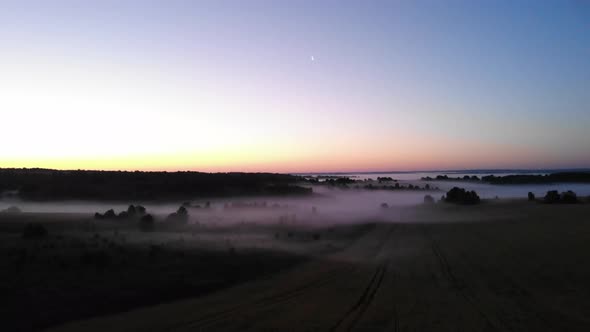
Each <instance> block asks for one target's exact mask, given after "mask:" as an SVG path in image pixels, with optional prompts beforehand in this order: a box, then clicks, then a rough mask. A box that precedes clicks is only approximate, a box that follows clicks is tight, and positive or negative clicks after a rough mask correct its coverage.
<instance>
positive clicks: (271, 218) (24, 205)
mask: <svg viewBox="0 0 590 332" xmlns="http://www.w3.org/2000/svg"><path fill="white" fill-rule="evenodd" d="M409 183H413V184H418V185H420V186H421V187H423V186H424V185H425V184H426V183H429V184H430V185H431V186H433V187H439V188H440V190H438V191H436V190H433V191H425V190H416V191H413V190H396V191H392V190H389V191H388V190H364V189H339V188H335V187H329V186H321V185H320V186H314V187H313V190H314V194H313V195H311V196H305V197H239V198H224V199H219V198H217V199H214V198H211V199H206V198H200V199H198V200H193V201H190V206H188V211H189V214H190V221H191V222H192V223H201V224H207V225H231V224H235V223H289V224H293V223H296V224H307V225H319V226H322V225H328V224H335V223H352V222H361V221H369V220H370V221H375V220H380V221H395V220H398V219H399V208H400V207H404V206H411V205H417V204H422V202H423V199H424V196H425V195H427V194H429V195H432V196H433V197H434V198H435V199H436V200H438V199H440V197H441V196H442V195H444V194H445V193H446V191H447V190H448V189H450V188H452V187H453V186H458V187H463V188H465V189H468V190H475V191H476V192H477V193H478V194H479V195H480V197H482V198H495V197H496V196H497V197H499V198H526V196H527V193H528V192H529V191H531V192H533V193H534V194H535V195H536V196H537V197H543V195H544V194H545V193H546V192H547V191H548V190H558V191H566V190H573V191H574V192H576V193H577V194H578V195H579V196H590V184H542V185H490V184H485V183H480V182H452V181H431V182H422V181H400V184H404V185H407V184H409ZM206 202H210V208H205V207H204V206H205V203H206ZM182 203H183V202H180V201H179V202H167V203H153V202H136V201H129V202H117V203H112V202H98V201H96V202H95V201H92V202H88V201H85V202H81V201H67V202H24V201H19V200H15V199H12V200H9V199H4V200H2V201H0V210H3V209H6V208H8V207H10V206H17V207H18V208H19V209H20V210H21V211H22V212H33V213H80V214H88V215H89V216H91V215H93V214H94V213H95V212H99V213H104V212H105V211H106V210H108V209H114V210H115V212H116V213H119V212H121V211H124V210H126V209H127V207H128V205H129V204H141V205H143V206H145V207H146V208H147V211H148V213H151V214H153V215H155V216H156V218H157V220H160V221H161V220H164V218H165V217H166V216H167V215H168V214H170V213H172V212H175V211H176V210H177V209H178V208H179V207H180V206H181V204H182ZM382 203H386V204H387V205H388V208H387V209H384V208H382V207H381V204H382Z"/></svg>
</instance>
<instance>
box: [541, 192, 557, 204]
mask: <svg viewBox="0 0 590 332" xmlns="http://www.w3.org/2000/svg"><path fill="white" fill-rule="evenodd" d="M543 200H544V201H545V203H559V201H560V196H559V192H557V190H549V191H548V192H547V194H545V198H544V199H543Z"/></svg>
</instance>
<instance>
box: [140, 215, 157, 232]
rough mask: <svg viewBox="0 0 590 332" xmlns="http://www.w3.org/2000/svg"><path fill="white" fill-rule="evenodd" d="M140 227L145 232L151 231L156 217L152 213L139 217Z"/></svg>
mask: <svg viewBox="0 0 590 332" xmlns="http://www.w3.org/2000/svg"><path fill="white" fill-rule="evenodd" d="M139 229H140V230H142V231H144V232H151V231H153V230H154V217H153V216H152V215H151V214H146V215H144V216H143V217H141V219H139Z"/></svg>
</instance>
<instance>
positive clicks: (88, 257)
mask: <svg viewBox="0 0 590 332" xmlns="http://www.w3.org/2000/svg"><path fill="white" fill-rule="evenodd" d="M80 263H82V264H83V265H91V266H94V267H96V268H98V269H104V268H105V267H107V266H108V265H109V264H110V263H111V256H110V255H109V254H108V253H106V252H105V251H103V250H99V251H87V252H84V253H83V254H82V255H81V256H80Z"/></svg>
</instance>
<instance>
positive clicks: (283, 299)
mask: <svg viewBox="0 0 590 332" xmlns="http://www.w3.org/2000/svg"><path fill="white" fill-rule="evenodd" d="M391 231H392V229H391V228H390V230H389V232H388V233H387V234H386V235H385V236H384V238H383V239H382V240H381V241H379V243H378V244H377V245H376V246H375V247H374V248H373V250H374V254H373V256H376V255H377V254H378V253H379V252H381V250H382V248H383V246H384V244H385V242H386V240H387V238H388V237H389V234H390V233H391ZM357 269H358V266H356V265H354V264H349V265H347V266H345V267H339V268H335V269H333V270H330V271H328V272H326V273H324V274H323V275H322V276H320V277H318V278H315V279H314V280H312V281H311V282H309V283H306V284H304V285H302V286H299V287H296V288H294V289H291V290H287V291H284V292H281V293H278V294H275V295H271V296H267V297H263V298H261V299H258V300H255V301H252V302H244V303H241V304H239V305H236V306H234V307H231V308H228V309H225V310H221V311H217V312H213V313H209V314H206V315H204V316H202V317H200V318H199V319H196V320H191V321H188V322H183V323H181V324H177V325H175V326H172V327H170V328H168V329H166V331H174V330H177V329H184V328H189V329H196V330H204V329H206V328H207V327H210V326H213V325H215V324H216V323H219V322H222V321H224V320H228V319H231V318H232V317H234V315H238V314H240V313H243V312H246V311H248V310H252V309H255V310H260V309H264V308H265V307H268V306H274V305H278V304H284V303H288V302H290V301H293V300H295V299H297V298H300V297H302V296H304V295H306V294H308V293H309V291H310V290H312V289H317V288H320V287H322V286H325V285H328V284H330V283H331V282H332V281H334V280H337V279H338V278H342V277H343V276H346V275H348V274H350V273H354V272H355V271H356V270H357ZM374 277H375V276H374ZM382 278H383V277H381V280H382ZM379 282H380V281H379ZM372 296H374V294H373V295H372Z"/></svg>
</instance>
